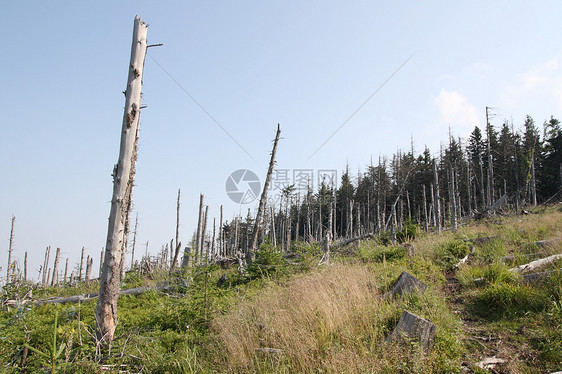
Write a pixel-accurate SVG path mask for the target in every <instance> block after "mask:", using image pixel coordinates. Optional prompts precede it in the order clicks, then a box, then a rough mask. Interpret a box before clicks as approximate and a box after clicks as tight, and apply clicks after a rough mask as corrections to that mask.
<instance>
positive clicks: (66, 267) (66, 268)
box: [63, 258, 68, 283]
mask: <svg viewBox="0 0 562 374" xmlns="http://www.w3.org/2000/svg"><path fill="white" fill-rule="evenodd" d="M67 275H68V258H67V259H66V265H64V279H63V283H66V276H67Z"/></svg>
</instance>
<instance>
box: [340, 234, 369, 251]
mask: <svg viewBox="0 0 562 374" xmlns="http://www.w3.org/2000/svg"><path fill="white" fill-rule="evenodd" d="M374 235H375V234H372V233H369V234H363V235H359V236H356V237H353V238H349V239H346V240H343V241H340V242H337V243H334V244H332V245H331V246H330V247H331V248H339V247H344V246H346V245H348V244H351V243H353V242H355V241H357V240H362V239H370V238H373V237H374Z"/></svg>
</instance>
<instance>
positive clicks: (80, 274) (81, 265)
mask: <svg viewBox="0 0 562 374" xmlns="http://www.w3.org/2000/svg"><path fill="white" fill-rule="evenodd" d="M83 268H84V247H82V254H81V255H80V269H79V270H78V282H80V281H82V269H83Z"/></svg>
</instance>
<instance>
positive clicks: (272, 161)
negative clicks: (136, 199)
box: [248, 124, 281, 260]
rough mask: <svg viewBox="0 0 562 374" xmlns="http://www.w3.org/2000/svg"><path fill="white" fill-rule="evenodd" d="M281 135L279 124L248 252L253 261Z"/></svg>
mask: <svg viewBox="0 0 562 374" xmlns="http://www.w3.org/2000/svg"><path fill="white" fill-rule="evenodd" d="M280 135H281V129H280V127H279V124H277V132H276V134H275V140H274V141H273V150H272V151H271V158H270V159H269V167H268V168H267V175H266V177H265V182H264V184H263V191H262V193H261V198H260V205H259V207H258V213H257V216H256V222H255V223H254V231H253V232H252V244H251V247H250V250H249V252H248V254H249V257H250V259H252V260H253V252H255V251H256V250H257V249H258V233H259V230H260V225H261V221H262V217H263V215H264V212H265V203H266V202H267V190H268V189H269V183H270V182H271V175H272V174H273V169H274V167H275V154H276V153H277V143H279V136H280Z"/></svg>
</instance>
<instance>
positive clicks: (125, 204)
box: [96, 17, 148, 342]
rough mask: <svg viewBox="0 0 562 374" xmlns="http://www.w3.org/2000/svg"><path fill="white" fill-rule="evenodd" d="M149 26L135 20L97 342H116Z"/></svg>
mask: <svg viewBox="0 0 562 374" xmlns="http://www.w3.org/2000/svg"><path fill="white" fill-rule="evenodd" d="M147 28H148V26H147V24H146V23H145V22H143V21H142V20H141V19H140V18H139V17H135V20H134V28H133V41H132V46H131V60H130V64H129V75H128V80H127V88H126V91H125V112H124V115H123V124H122V129H121V145H120V150H119V160H118V162H117V165H116V166H115V168H114V170H113V196H112V199H111V212H110V215H109V224H108V230H107V241H106V246H105V253H106V255H105V260H104V266H103V271H102V274H101V277H100V292H99V299H98V304H97V309H96V325H97V335H98V339H99V340H100V341H103V342H110V341H112V340H113V334H114V330H115V326H116V320H117V299H118V297H119V292H120V281H121V268H120V266H121V259H122V255H123V240H124V238H123V234H124V231H125V221H126V219H127V216H128V214H129V208H130V196H131V193H132V188H133V185H134V179H135V171H136V150H137V144H138V131H139V122H140V109H141V90H142V74H143V68H144V60H145V56H146V48H147V44H146V33H147Z"/></svg>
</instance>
